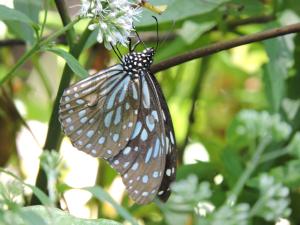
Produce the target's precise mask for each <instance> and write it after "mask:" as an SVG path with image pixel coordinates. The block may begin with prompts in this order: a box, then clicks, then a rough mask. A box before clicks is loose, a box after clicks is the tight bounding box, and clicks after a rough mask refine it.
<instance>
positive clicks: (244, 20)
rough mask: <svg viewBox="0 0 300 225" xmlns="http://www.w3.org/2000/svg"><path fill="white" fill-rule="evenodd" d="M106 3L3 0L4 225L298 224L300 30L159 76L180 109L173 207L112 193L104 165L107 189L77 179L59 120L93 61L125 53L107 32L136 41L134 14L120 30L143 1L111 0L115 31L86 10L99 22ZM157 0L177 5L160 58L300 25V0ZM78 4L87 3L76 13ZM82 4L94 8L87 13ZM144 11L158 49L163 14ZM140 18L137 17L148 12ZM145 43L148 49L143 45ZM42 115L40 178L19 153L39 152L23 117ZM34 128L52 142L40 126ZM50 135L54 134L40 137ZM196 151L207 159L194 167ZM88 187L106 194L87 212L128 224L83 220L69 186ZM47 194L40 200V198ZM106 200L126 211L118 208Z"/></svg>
mask: <svg viewBox="0 0 300 225" xmlns="http://www.w3.org/2000/svg"><path fill="white" fill-rule="evenodd" d="M66 2H67V1H66ZM84 2H85V4H87V3H86V1H84ZM100 2H101V1H93V4H94V5H92V6H93V7H94V8H93V7H91V8H84V5H79V6H76V5H75V6H74V5H73V6H72V5H64V1H55V3H54V2H52V1H47V0H45V1H38V0H30V1H29V0H28V1H27V0H14V1H13V7H8V6H6V5H4V4H3V5H2V4H1V5H0V20H1V21H2V22H3V24H0V29H2V27H4V28H5V29H4V30H3V32H2V30H1V32H0V33H1V34H0V38H1V39H0V62H1V63H0V93H1V94H0V124H1V126H0V137H2V139H1V141H2V142H1V146H4V147H1V146H0V158H3V159H4V158H6V156H7V155H8V156H10V160H9V161H6V162H5V163H3V164H1V165H0V166H1V167H2V168H4V167H5V169H1V171H0V172H1V176H0V224H119V222H124V221H126V222H125V223H130V224H139V223H141V224H151V225H152V224H153V225H154V224H157V225H158V224H172V225H173V224H175V225H176V224H199V225H200V224H201V225H202V224H204V225H205V224H210V225H211V224H212V225H219V224H224V223H225V222H224V221H226V224H228V225H240V224H245V225H247V224H249V225H250V224H255V225H260V224H275V223H276V222H278V221H279V220H280V219H282V218H284V219H287V220H289V222H290V224H299V221H300V215H299V214H298V210H299V207H300V204H299V202H300V193H299V190H300V189H299V187H300V175H299V169H300V132H299V129H300V123H299V121H300V92H299V82H300V72H299V71H300V60H299V53H300V47H299V46H300V38H299V34H290V35H286V36H280V37H276V38H272V39H269V40H265V41H263V42H258V43H250V44H248V45H243V46H240V47H238V48H235V49H230V50H227V51H223V52H219V53H216V54H212V55H210V56H208V57H205V58H203V59H199V60H194V61H191V62H187V63H185V64H182V65H176V66H174V67H172V68H171V69H168V70H166V71H163V72H160V73H158V74H157V75H156V76H157V78H158V80H159V82H160V84H161V86H162V89H163V91H164V94H165V96H166V99H167V102H168V105H169V108H170V111H171V114H172V119H173V123H174V127H175V133H176V139H177V144H178V172H177V181H176V182H175V183H173V184H172V186H171V189H172V193H173V194H172V195H171V197H170V199H169V200H168V202H167V203H165V204H164V203H161V202H159V201H155V202H154V203H153V204H150V205H146V206H139V205H135V204H134V203H133V202H132V201H131V200H130V199H128V197H127V196H126V195H125V197H124V196H123V195H122V197H121V198H120V199H117V198H116V196H110V194H109V193H108V190H109V189H110V188H111V187H113V186H114V182H117V181H118V176H117V175H116V174H115V172H114V171H113V170H112V169H111V168H109V167H108V165H106V164H104V163H103V162H102V161H100V166H99V171H98V173H99V174H98V178H97V181H96V184H95V186H93V187H84V188H82V187H80V188H75V187H72V185H69V184H68V183H67V182H66V179H65V176H66V174H68V173H69V171H68V168H67V161H68V160H72V159H64V158H63V157H62V155H63V154H60V153H59V150H60V152H63V151H64V149H63V147H62V148H60V144H61V133H60V132H61V130H60V125H59V122H58V120H57V111H58V103H59V99H60V96H61V95H62V92H63V90H64V88H66V87H67V86H68V85H69V84H70V82H71V81H72V79H74V80H75V79H82V78H83V77H86V76H87V75H88V74H89V72H88V71H87V69H95V70H100V69H103V68H104V67H107V66H109V65H110V64H111V63H116V62H118V61H117V60H118V59H117V57H116V56H115V55H114V54H109V53H108V52H107V50H106V49H105V48H103V45H102V44H99V43H98V42H97V41H100V42H101V41H103V40H104V41H105V44H106V47H108V48H109V47H110V46H108V40H110V39H109V36H107V35H108V33H111V32H112V31H114V32H115V33H114V34H115V36H113V37H114V38H115V39H114V40H115V43H114V44H117V42H118V41H119V42H121V44H124V45H125V44H126V43H127V39H124V37H123V36H122V35H121V36H120V34H121V33H122V34H124V35H126V36H128V35H129V31H130V30H131V29H133V27H128V25H129V23H128V21H125V22H126V23H125V22H124V21H123V22H124V27H122V28H124V29H123V30H121V31H120V33H118V32H117V30H116V27H114V26H122V23H121V22H122V21H121V20H120V17H121V18H122V19H124V16H125V17H126V16H127V15H126V11H127V10H126V9H127V8H126V9H125V7H123V6H126V7H127V6H128V4H129V3H128V1H125V0H124V1H123V0H122V1H119V2H121V3H122V4H124V5H122V7H121V8H120V6H121V5H117V6H118V7H119V8H118V7H115V6H114V5H113V4H112V5H110V3H107V2H106V1H105V4H108V6H109V7H110V8H109V10H110V11H105V12H103V13H102V14H101V16H104V17H105V16H107V15H109V16H110V17H109V20H106V23H105V24H106V25H105V26H108V28H109V29H108V30H103V23H104V22H103V21H100V20H99V18H97V19H95V18H94V17H93V18H92V20H90V19H83V18H82V17H89V18H90V17H91V16H90V14H93V13H96V11H97V10H100V8H99V7H100V6H99V5H97V4H98V3H100ZM103 2H104V1H103ZM113 2H114V1H111V3H113ZM131 2H133V1H131ZM96 3H97V4H96ZM150 3H151V4H153V5H154V6H155V5H165V4H167V5H168V7H167V9H166V11H165V12H163V13H162V15H156V16H157V18H158V21H159V38H160V42H159V47H158V49H157V53H156V55H155V62H156V63H158V62H161V61H163V60H165V59H168V58H171V57H173V56H175V55H179V54H181V53H185V52H188V51H191V50H195V49H197V48H200V47H204V46H207V45H209V44H212V43H222V42H224V41H228V40H235V39H236V38H239V37H242V36H247V35H250V34H254V33H257V32H260V31H265V30H268V29H272V28H279V27H285V26H287V25H288V24H291V23H299V22H300V19H299V15H300V7H299V6H298V5H297V4H295V2H294V1H292V0H287V1H281V0H274V1H259V0H239V1H237V0H218V1H213V0H203V1H198V0H191V1H182V0H169V1H162V0H151V1H150ZM103 4H104V3H103ZM108 6H107V7H108ZM135 6H137V5H135ZM101 7H102V4H101ZM66 9H70V10H69V11H72V9H75V10H74V11H75V12H73V15H74V16H75V18H74V19H73V20H72V21H70V18H69V15H68V13H67V11H66ZM80 9H81V17H77V16H76V15H78V11H80ZM84 9H87V11H82V10H84ZM120 9H122V10H121V11H122V15H121V14H120V15H118V16H120V17H116V18H113V17H111V13H114V12H115V11H114V10H116V11H118V10H120ZM95 10H96V11H95ZM130 12H131V13H133V11H130ZM139 13H142V14H141V15H142V16H141V17H140V18H139V20H138V21H136V22H135V26H136V29H137V31H138V32H139V34H140V36H141V39H142V40H144V42H145V45H146V46H155V41H153V40H156V23H155V20H154V19H153V18H152V17H151V16H152V15H153V12H151V11H147V10H146V9H143V12H140V11H138V13H137V14H139ZM97 15H98V14H97ZM99 15H100V14H99ZM130 16H131V17H130V18H129V19H130V21H133V20H134V19H135V18H136V15H133V14H131V15H130ZM117 19H119V20H117ZM61 21H63V25H61ZM130 21H129V22H130ZM117 22H118V23H117ZM119 22H120V23H119ZM91 24H92V25H91ZM101 24H102V27H101V28H100V26H101ZM120 24H121V25H120ZM125 25H126V26H125ZM105 26H104V27H105ZM88 28H90V29H92V30H93V31H89V29H88ZM99 29H100V31H99ZM104 31H105V32H104ZM108 31H109V32H108ZM64 37H66V38H64ZM97 37H98V39H97ZM19 45H22V46H19ZM24 46H25V47H24ZM142 48H144V46H142V45H139V46H137V50H140V49H142ZM95 49H96V50H95ZM99 49H100V50H99ZM120 51H121V53H122V54H125V53H126V52H127V51H128V50H127V49H126V48H125V47H122V46H121V47H120ZM49 52H51V53H54V54H48V53H49ZM62 59H63V61H61V60H62ZM99 62H101V63H102V64H101V65H99ZM73 74H74V75H76V76H74V78H73ZM60 79H61V80H60ZM59 80H60V82H59ZM54 97H55V100H54ZM53 100H54V102H53ZM8 103H10V104H8ZM20 106H21V107H20ZM32 120H34V121H42V122H45V121H47V124H48V133H47V138H46V142H45V145H44V147H43V149H44V150H43V154H42V155H41V157H40V168H41V169H40V171H39V175H38V178H37V182H36V185H32V184H29V183H28V182H25V181H24V180H25V179H26V178H27V177H26V176H27V174H26V172H25V171H24V168H23V164H22V163H23V162H22V154H20V153H19V154H18V153H17V149H18V150H20V149H25V150H26V154H31V153H32V148H33V147H32V146H33V145H30V146H28V145H26V146H25V145H24V144H23V145H21V146H18V147H17V144H16V142H19V139H20V138H19V137H17V133H18V132H19V130H18V129H19V127H17V126H15V124H16V123H17V122H18V123H21V124H22V125H23V126H24V127H27V128H28V127H30V129H32V127H31V126H29V124H30V121H32ZM32 131H33V134H34V135H35V136H37V137H40V136H39V135H37V134H39V132H40V131H39V130H32ZM6 137H9V138H6ZM38 139H39V138H38ZM43 141H44V140H43V138H41V140H38V142H40V143H41V142H43ZM200 143H201V145H200V146H203V148H201V149H200V148H197V149H196V152H194V153H193V154H189V153H188V150H187V149H188V148H187V147H191V146H195V145H193V144H198V145H196V146H199V144H200ZM5 146H10V148H7V147H5ZM63 146H64V145H63ZM39 148H41V147H39ZM48 150H51V151H48ZM203 151H204V152H206V153H207V154H208V156H209V160H208V161H203V158H201V157H200V158H196V157H195V155H196V154H197V155H198V153H199V152H203ZM186 157H190V158H193V159H194V158H195V160H198V161H197V162H196V163H195V164H188V163H187V162H186V161H185V158H186ZM78 167H80V168H81V167H82V165H78ZM81 169H82V170H84V169H85V168H81ZM11 170H13V171H14V172H13V173H12V172H9V171H11ZM87 173H88V172H87ZM15 174H17V175H15ZM86 176H89V174H86ZM78 189H80V190H85V191H87V192H88V193H89V194H90V195H91V196H92V197H93V198H92V200H90V201H89V202H88V203H87V207H88V208H89V209H90V210H91V211H93V212H94V211H97V213H96V214H97V215H96V217H97V218H108V219H113V220H114V221H119V222H114V221H112V220H105V219H97V220H88V219H79V218H76V217H75V216H71V215H70V213H67V212H65V211H62V210H60V209H58V208H63V209H64V210H67V209H68V204H67V203H66V202H65V199H64V198H65V195H66V193H67V192H68V191H73V190H78ZM118 191H120V192H121V188H119V189H118ZM34 199H36V200H37V202H39V203H40V205H39V206H30V205H32V204H33V202H34ZM106 203H109V204H110V207H112V208H110V210H107V206H106ZM66 205H67V206H66ZM95 205H96V207H95ZM71 207H72V206H71ZM71 207H70V205H69V208H71ZM95 208H96V210H95ZM112 211H113V212H114V213H112Z"/></svg>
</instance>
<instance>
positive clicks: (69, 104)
mask: <svg viewBox="0 0 300 225" xmlns="http://www.w3.org/2000/svg"><path fill="white" fill-rule="evenodd" d="M139 89H140V87H139V83H137V82H134V81H133V80H132V79H131V77H130V76H129V75H128V74H126V73H125V72H124V70H123V67H122V66H121V65H119V64H118V65H115V66H113V67H110V68H108V69H106V70H103V71H100V72H99V73H97V74H95V75H92V76H90V77H88V78H86V79H84V80H82V81H79V82H78V83H76V84H74V85H72V86H71V87H69V88H67V89H66V90H65V91H64V93H63V96H62V98H61V102H60V110H59V120H60V122H61V124H62V128H63V131H64V132H65V134H66V135H67V136H68V137H69V138H70V140H71V142H72V144H73V145H74V146H75V147H76V148H78V149H79V150H82V151H84V152H86V153H88V154H91V155H93V156H97V157H102V158H110V157H113V156H114V155H117V154H118V153H119V151H120V149H122V148H124V147H125V146H126V145H127V143H128V141H129V138H130V137H131V133H132V131H133V129H134V124H135V123H136V119H137V112H138V111H137V110H138V108H139V103H140V102H139V99H140V96H139V91H138V90H139Z"/></svg>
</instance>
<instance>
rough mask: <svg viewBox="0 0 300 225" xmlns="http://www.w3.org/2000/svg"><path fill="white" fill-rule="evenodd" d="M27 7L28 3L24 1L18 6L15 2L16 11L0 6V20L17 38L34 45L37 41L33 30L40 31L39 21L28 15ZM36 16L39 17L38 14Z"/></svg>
mask: <svg viewBox="0 0 300 225" xmlns="http://www.w3.org/2000/svg"><path fill="white" fill-rule="evenodd" d="M21 5H22V6H21ZM25 5H28V3H27V2H26V3H25V2H24V1H22V4H16V2H15V9H11V8H8V7H6V6H3V5H0V20H3V21H4V22H5V24H6V25H7V27H8V29H9V31H10V32H11V33H12V34H14V35H15V36H16V37H17V38H20V39H22V40H24V41H25V42H27V43H29V44H30V45H32V44H33V43H34V41H35V37H34V30H33V29H32V28H34V29H38V25H37V23H38V21H35V20H32V18H31V17H30V15H26V14H27V10H25V9H26V8H28V7H25ZM30 7H33V6H30ZM33 8H34V7H33ZM21 11H22V12H21ZM36 14H37V15H36V16H38V12H37V13H36ZM36 16H35V17H36ZM35 17H34V19H35ZM34 21H35V22H34Z"/></svg>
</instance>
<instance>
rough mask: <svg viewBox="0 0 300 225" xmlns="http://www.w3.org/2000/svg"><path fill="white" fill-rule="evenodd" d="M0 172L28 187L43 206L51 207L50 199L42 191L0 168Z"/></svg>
mask: <svg viewBox="0 0 300 225" xmlns="http://www.w3.org/2000/svg"><path fill="white" fill-rule="evenodd" d="M0 172H2V173H5V174H8V175H9V176H12V177H13V178H15V179H16V180H18V181H20V182H21V183H22V184H23V185H25V186H27V187H29V188H30V189H31V190H32V192H33V194H34V195H35V196H36V197H37V198H38V199H39V200H40V202H41V203H42V204H43V205H51V204H52V203H51V201H50V199H49V198H48V196H47V195H46V194H45V193H44V192H43V191H41V190H40V189H39V188H37V187H35V186H33V185H31V184H27V183H25V182H24V181H23V180H22V179H21V178H19V177H17V176H16V175H15V174H13V173H11V172H9V171H6V170H4V169H3V168H1V167H0Z"/></svg>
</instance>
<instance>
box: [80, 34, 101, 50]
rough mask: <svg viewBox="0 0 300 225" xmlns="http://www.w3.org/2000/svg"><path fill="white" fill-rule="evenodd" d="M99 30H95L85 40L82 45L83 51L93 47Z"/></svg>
mask: <svg viewBox="0 0 300 225" xmlns="http://www.w3.org/2000/svg"><path fill="white" fill-rule="evenodd" d="M98 32H99V29H95V30H93V31H92V33H91V34H90V36H89V38H88V39H87V40H86V42H85V44H84V49H86V48H90V47H91V46H92V45H94V44H95V43H96V42H97V35H98Z"/></svg>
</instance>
